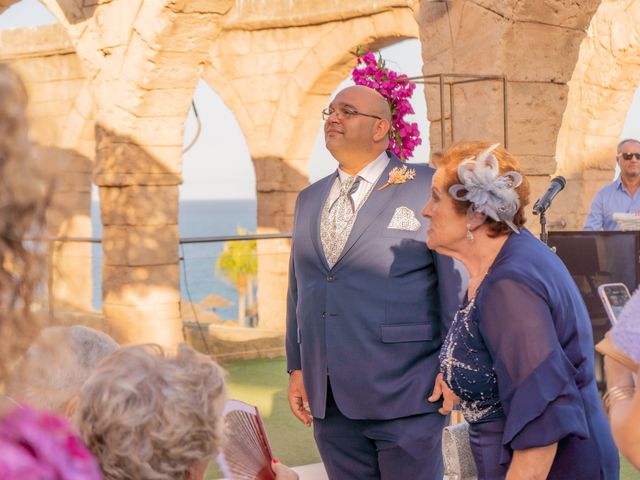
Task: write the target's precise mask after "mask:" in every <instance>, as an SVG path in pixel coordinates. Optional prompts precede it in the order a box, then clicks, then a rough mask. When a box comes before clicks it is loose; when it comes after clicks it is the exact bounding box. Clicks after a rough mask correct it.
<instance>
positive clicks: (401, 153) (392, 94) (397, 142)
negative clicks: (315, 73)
mask: <svg viewBox="0 0 640 480" xmlns="http://www.w3.org/2000/svg"><path fill="white" fill-rule="evenodd" d="M356 55H357V56H358V61H357V63H356V67H355V68H354V69H353V72H351V78H352V79H353V81H354V83H355V84H356V85H364V86H365V87H369V88H373V89H374V90H376V91H377V92H378V93H380V95H382V96H383V97H384V98H385V99H386V100H387V102H388V103H389V107H390V109H391V129H390V131H389V149H390V150H391V151H393V153H395V154H396V155H397V156H398V157H399V158H400V160H403V161H406V160H407V159H409V158H411V156H412V155H413V151H414V149H415V148H416V147H417V146H418V145H420V144H421V143H422V140H421V139H420V131H419V130H418V124H417V123H415V122H414V123H409V122H407V121H406V120H405V119H404V117H405V115H409V114H412V113H415V112H414V111H413V107H412V106H411V103H410V102H409V99H410V98H411V96H412V95H413V91H414V90H415V88H416V85H415V83H412V82H410V81H407V80H406V79H407V78H408V77H407V76H406V75H404V74H399V73H396V72H394V71H393V70H390V69H389V68H387V67H386V65H385V61H384V60H383V59H382V57H381V56H379V57H378V59H377V60H376V57H375V55H374V54H373V53H372V52H369V51H367V50H365V49H364V48H362V47H358V49H357V50H356Z"/></svg>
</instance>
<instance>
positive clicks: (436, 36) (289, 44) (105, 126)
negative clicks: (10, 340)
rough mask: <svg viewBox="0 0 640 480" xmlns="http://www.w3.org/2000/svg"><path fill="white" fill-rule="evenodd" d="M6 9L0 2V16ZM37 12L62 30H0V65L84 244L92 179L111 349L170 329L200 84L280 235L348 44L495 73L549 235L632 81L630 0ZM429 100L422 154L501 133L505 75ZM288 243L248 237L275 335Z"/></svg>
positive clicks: (637, 3)
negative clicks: (232, 132) (229, 123)
mask: <svg viewBox="0 0 640 480" xmlns="http://www.w3.org/2000/svg"><path fill="white" fill-rule="evenodd" d="M11 3H12V2H10V1H8V2H1V1H0V12H1V11H2V10H3V9H5V8H7V6H9V5H10V4H11ZM43 3H44V4H45V5H47V7H48V8H49V9H50V10H51V11H52V13H53V14H54V15H55V16H56V17H57V18H58V20H59V21H60V25H57V26H51V27H42V28H39V29H31V30H22V31H11V32H2V34H1V37H0V40H1V41H2V46H3V48H2V54H1V56H2V58H3V60H4V61H7V62H9V63H11V64H13V65H14V66H15V67H16V69H17V70H18V71H20V72H21V73H22V74H23V76H24V77H25V80H26V82H27V87H28V89H29V91H30V93H31V96H32V100H33V102H32V105H31V110H30V115H31V117H32V121H33V129H34V137H35V138H36V139H37V141H38V142H39V143H40V144H41V146H42V152H43V155H44V156H43V158H46V159H48V160H47V161H48V162H50V163H55V169H56V170H57V171H60V172H64V175H59V176H58V177H59V183H58V185H57V190H56V202H55V205H56V206H62V205H64V206H65V207H68V210H66V211H61V210H55V209H54V213H52V215H51V225H50V226H51V231H52V233H54V234H56V235H74V236H87V235H89V233H90V230H89V229H90V223H89V216H88V215H89V211H88V208H89V202H90V194H89V185H90V180H91V175H93V181H94V182H95V183H96V184H97V185H98V186H99V188H100V198H101V204H102V209H103V210H102V212H101V215H102V222H103V225H104V270H103V273H104V285H103V291H104V313H105V315H106V323H107V324H108V325H109V328H110V329H111V331H112V333H114V334H115V335H116V336H118V337H120V339H122V340H125V341H141V340H144V341H158V342H160V343H175V342H177V341H179V340H180V339H181V338H182V335H181V332H180V309H179V303H180V295H179V274H178V255H177V245H178V238H179V232H178V228H177V215H178V213H177V211H178V210H177V206H178V185H179V184H180V183H181V181H182V176H181V168H182V152H181V149H182V140H183V128H184V122H185V118H186V115H187V111H188V108H189V104H190V101H191V98H192V96H193V92H194V89H195V86H196V84H197V82H198V81H199V79H201V78H203V79H204V80H205V81H206V82H207V83H208V84H209V86H211V88H212V89H213V90H214V91H216V92H217V93H218V94H219V95H220V97H221V98H222V99H223V100H224V102H225V104H226V105H227V106H228V107H229V108H230V109H231V111H232V112H233V113H234V115H235V117H236V119H237V121H238V124H239V125H240V128H241V129H242V131H243V133H244V135H245V137H246V140H247V143H248V146H249V151H250V154H251V157H252V161H253V164H254V167H255V169H256V184H257V186H256V188H257V197H258V231H259V232H260V233H280V232H288V231H290V229H291V226H292V225H291V223H292V216H293V205H294V201H295V197H296V194H297V192H298V191H300V189H302V188H303V187H304V186H306V185H307V183H308V161H309V156H310V153H311V149H312V146H313V143H314V140H315V136H316V134H317V132H318V129H319V128H320V126H321V120H320V110H321V109H322V108H323V107H324V106H326V104H327V102H328V100H329V96H330V95H331V93H332V91H333V90H334V89H335V88H336V86H337V85H338V84H339V83H340V82H341V81H342V80H343V79H344V78H346V77H347V75H348V73H349V71H350V70H351V68H352V67H353V65H354V57H353V51H354V49H355V48H356V47H357V46H358V45H363V46H366V47H369V48H379V47H382V46H385V45H389V44H391V43H393V42H396V41H399V40H402V39H405V38H415V37H418V36H419V38H420V40H421V42H422V46H423V58H422V60H423V72H424V74H425V75H436V74H451V73H458V74H470V75H492V76H500V77H505V78H506V79H507V82H506V93H507V96H508V103H507V107H508V133H509V136H508V147H509V149H510V150H511V151H512V152H513V153H515V154H516V155H517V156H518V157H519V158H520V159H521V160H522V162H523V165H524V168H525V172H526V173H527V174H528V176H529V179H530V181H531V184H532V200H534V199H535V198H537V197H538V196H539V195H540V194H541V193H542V191H543V190H544V189H545V188H546V187H547V185H548V181H549V178H550V176H551V175H554V174H556V173H561V174H564V175H566V176H567V177H568V178H569V180H570V182H569V185H568V187H567V189H566V192H563V194H562V197H561V198H562V199H563V201H562V202H556V203H555V204H554V209H553V211H552V215H551V217H550V224H551V226H552V228H553V227H555V228H560V227H561V225H563V224H564V225H566V226H567V227H570V228H577V227H578V226H579V225H580V224H581V222H582V219H583V218H584V215H585V213H586V209H587V208H588V206H587V205H588V201H589V200H590V197H591V195H592V194H593V192H594V190H595V189H596V188H597V187H599V186H600V185H602V184H603V183H604V182H605V181H607V180H608V179H609V177H610V174H611V168H612V166H613V158H612V156H611V154H612V153H613V148H614V147H615V140H616V139H617V136H618V135H619V131H620V128H621V125H622V121H623V118H624V112H625V109H626V106H627V105H628V104H629V102H630V98H631V96H632V93H633V90H634V89H635V87H636V86H637V85H636V84H635V82H634V80H633V79H634V78H635V75H633V73H634V72H635V69H636V68H637V67H636V62H635V57H634V52H635V51H636V48H637V47H636V45H637V41H636V34H635V30H634V25H636V24H637V23H638V22H637V21H636V18H637V17H640V0H615V1H614V0H608V1H601V0H597V1H596V0H581V1H569V0H546V1H544V2H540V1H539V0H524V1H523V0H518V1H517V0H500V1H498V0H460V1H457V0H456V1H455V2H454V1H430V0H422V1H417V0H414V1H406V0H402V1H401V0H385V1H381V2H368V1H364V0H342V1H337V0H329V1H326V2H316V1H312V0H302V1H299V2H290V1H285V0H273V1H269V2H265V1H263V0H237V1H233V0H197V1H184V0H180V1H178V0H173V1H169V0H167V1H157V2H155V1H154V2H151V1H142V0H130V1H124V0H101V1H95V2H82V3H81V4H79V3H78V2H69V1H63V0H59V1H56V0H43ZM425 92H426V97H427V106H428V115H429V120H430V121H431V132H430V136H429V141H430V143H431V148H432V151H433V152H434V154H438V152H441V151H442V149H443V148H444V147H446V146H447V145H448V144H450V142H451V141H455V140H459V139H463V138H466V139H478V138H485V139H496V140H498V141H501V142H505V140H506V139H505V138H504V132H503V123H504V117H503V103H502V102H503V101H502V96H503V84H502V82H501V81H499V80H491V81H482V82H475V83H467V84H460V85H457V86H454V87H452V89H451V93H450V92H449V90H448V89H447V90H446V91H445V97H446V98H445V102H444V105H445V107H444V111H442V112H441V111H440V91H439V88H438V87H437V86H435V85H429V86H428V87H427V88H426V89H425ZM452 107H453V108H452ZM443 125H444V127H443ZM441 128H444V129H445V133H446V141H445V145H441V142H440V130H441ZM51 159H53V160H51ZM58 212H59V213H58ZM532 226H533V227H534V230H535V224H534V222H532ZM57 248H59V249H60V253H61V254H63V255H62V256H63V258H68V259H71V258H75V259H76V260H74V261H77V262H78V264H77V265H74V264H73V262H71V263H70V264H69V267H66V266H60V267H59V268H58V269H57V270H56V275H59V277H60V278H67V280H66V283H65V282H64V281H60V282H56V285H59V291H57V292H56V295H58V296H59V297H60V298H62V299H65V301H70V302H75V304H77V305H78V306H82V305H84V306H86V305H87V302H88V299H89V298H90V297H89V295H90V292H89V288H88V285H90V281H89V275H90V271H89V270H88V269H87V265H86V264H84V263H83V260H77V259H83V258H85V256H87V253H88V247H86V246H79V245H76V244H65V245H64V246H59V247H57ZM288 250H289V245H288V242H286V241H282V242H273V243H271V242H260V246H259V254H260V266H259V281H260V293H259V304H260V309H261V310H260V312H259V314H260V324H261V326H262V327H265V328H268V329H271V330H274V331H277V330H282V328H283V327H284V316H285V309H284V306H285V292H286V283H287V282H286V280H287V279H286V277H287V263H288V261H287V259H288ZM61 265H62V264H61ZM66 268H70V269H71V270H72V271H76V270H77V271H79V272H80V275H79V276H77V277H73V276H69V275H67V273H66V272H65V269H66Z"/></svg>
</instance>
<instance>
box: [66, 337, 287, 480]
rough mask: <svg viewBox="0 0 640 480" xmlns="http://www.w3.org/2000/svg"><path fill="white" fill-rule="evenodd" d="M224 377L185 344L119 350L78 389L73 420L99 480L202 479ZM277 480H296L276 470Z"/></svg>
mask: <svg viewBox="0 0 640 480" xmlns="http://www.w3.org/2000/svg"><path fill="white" fill-rule="evenodd" d="M226 398H227V395H226V390H225V385H224V375H223V372H222V370H221V369H220V367H219V366H218V365H217V364H216V363H215V362H213V361H212V360H211V359H210V358H209V357H207V356H205V355H203V354H201V353H198V352H196V351H195V350H193V349H192V348H191V347H188V346H187V345H184V344H183V345H180V346H179V347H178V350H177V353H176V354H175V355H168V354H166V353H165V351H164V350H163V349H162V347H160V346H158V345H133V346H127V347H122V348H120V349H119V350H117V351H116V352H114V353H112V354H111V355H109V356H108V357H107V358H105V359H104V360H103V361H102V362H101V363H100V364H99V365H98V367H97V368H96V370H95V371H94V373H93V374H92V375H91V376H90V377H89V379H88V380H87V381H86V382H85V384H84V385H83V387H82V389H81V391H80V395H79V397H78V402H77V406H76V410H75V413H74V419H75V422H76V426H77V428H78V430H79V432H80V434H81V437H82V438H83V439H84V441H85V443H86V445H87V446H88V447H89V449H90V450H91V451H92V452H93V454H94V455H95V456H96V458H97V459H98V462H99V463H100V465H101V468H102V471H103V474H104V478H105V480H130V479H136V480H202V479H204V476H205V472H206V469H207V465H208V464H209V461H210V460H211V458H212V457H213V456H214V455H215V454H216V453H217V450H218V448H219V446H220V445H221V442H222V441H223V434H222V428H223V420H222V416H221V415H222V410H223V407H224V404H225V401H226ZM273 468H274V470H275V471H276V472H278V476H277V477H276V478H278V479H283V480H284V479H293V478H297V476H296V474H295V473H293V472H291V471H290V470H288V469H287V468H286V467H284V466H283V465H281V464H275V465H273Z"/></svg>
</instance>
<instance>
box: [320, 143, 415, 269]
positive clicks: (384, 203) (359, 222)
mask: <svg viewBox="0 0 640 480" xmlns="http://www.w3.org/2000/svg"><path fill="white" fill-rule="evenodd" d="M389 157H390V160H389V164H388V165H387V167H386V168H385V169H384V172H382V175H380V178H379V179H378V182H377V183H376V184H375V185H374V187H373V190H372V191H371V193H370V194H369V198H367V200H366V202H365V203H364V205H363V206H362V207H361V208H360V211H359V212H358V216H357V217H356V221H355V223H354V225H353V229H352V230H351V234H350V235H349V238H348V239H347V243H346V244H345V246H344V248H343V249H342V253H341V254H340V257H339V258H338V260H337V261H336V264H335V265H334V268H335V267H336V266H337V265H338V264H339V263H340V262H341V261H342V258H343V257H344V256H345V255H346V254H347V252H348V251H349V250H350V249H351V248H352V247H353V246H354V245H355V243H356V242H357V241H358V239H359V238H360V237H361V236H362V234H363V233H364V232H365V231H366V230H367V228H369V226H370V225H371V223H372V222H373V221H374V220H375V219H376V218H378V216H379V215H380V213H382V211H383V210H384V209H385V208H386V207H388V206H389V204H390V202H391V199H392V198H393V197H394V196H395V194H396V193H397V192H398V186H397V185H389V186H388V187H387V188H385V189H384V190H379V188H380V187H381V186H382V185H384V184H385V183H386V181H387V179H388V178H389V172H390V171H391V169H392V168H394V167H401V166H402V165H404V163H402V162H401V161H400V160H398V158H397V157H396V156H395V155H394V154H393V153H390V152H389ZM325 262H326V260H325Z"/></svg>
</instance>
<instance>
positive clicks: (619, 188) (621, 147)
mask: <svg viewBox="0 0 640 480" xmlns="http://www.w3.org/2000/svg"><path fill="white" fill-rule="evenodd" d="M616 162H617V163H618V166H619V167H620V176H619V177H618V178H617V179H616V180H615V181H614V182H612V183H610V184H608V185H605V186H604V187H602V188H601V189H600V190H598V193H596V196H595V197H594V199H593V202H591V210H590V211H589V215H587V220H586V221H585V224H584V229H585V230H620V227H619V225H618V223H617V222H616V221H615V220H614V219H613V214H614V213H617V212H620V213H635V212H640V193H638V187H639V186H640V141H639V140H635V139H632V138H629V139H626V140H622V141H621V142H620V143H619V144H618V149H617V155H616Z"/></svg>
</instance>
